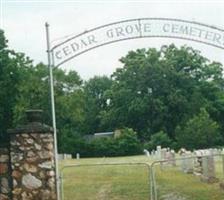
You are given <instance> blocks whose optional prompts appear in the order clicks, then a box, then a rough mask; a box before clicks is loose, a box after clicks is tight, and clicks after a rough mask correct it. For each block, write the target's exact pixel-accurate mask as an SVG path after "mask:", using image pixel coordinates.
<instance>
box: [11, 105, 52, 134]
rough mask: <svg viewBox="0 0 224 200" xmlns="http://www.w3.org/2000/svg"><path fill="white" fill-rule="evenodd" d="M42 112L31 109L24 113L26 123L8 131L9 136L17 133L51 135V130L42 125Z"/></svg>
mask: <svg viewBox="0 0 224 200" xmlns="http://www.w3.org/2000/svg"><path fill="white" fill-rule="evenodd" d="M42 114H43V111H42V110H40V109H35V110H34V109H31V110H27V111H26V118H27V123H26V124H23V125H19V126H18V127H16V128H15V129H9V130H8V131H7V132H8V133H10V134H19V133H53V128H52V127H50V126H48V125H46V124H44V123H43V119H42Z"/></svg>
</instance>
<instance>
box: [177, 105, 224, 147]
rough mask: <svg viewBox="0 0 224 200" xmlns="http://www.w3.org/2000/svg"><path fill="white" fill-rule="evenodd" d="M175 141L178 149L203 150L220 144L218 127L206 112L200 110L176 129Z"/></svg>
mask: <svg viewBox="0 0 224 200" xmlns="http://www.w3.org/2000/svg"><path fill="white" fill-rule="evenodd" d="M176 134H177V141H178V144H179V145H180V147H185V148H187V149H191V150H192V149H204V148H210V147H214V146H215V145H220V144H222V141H223V140H222V138H221V135H220V132H219V125H218V124H217V123H216V122H215V121H213V120H212V119H211V118H210V116H209V114H208V112H207V111H206V110H205V109H204V108H202V109H201V110H200V113H199V114H198V115H195V116H194V117H193V118H192V119H190V120H189V121H187V123H186V124H185V125H184V126H182V127H180V126H178V127H177V129H176Z"/></svg>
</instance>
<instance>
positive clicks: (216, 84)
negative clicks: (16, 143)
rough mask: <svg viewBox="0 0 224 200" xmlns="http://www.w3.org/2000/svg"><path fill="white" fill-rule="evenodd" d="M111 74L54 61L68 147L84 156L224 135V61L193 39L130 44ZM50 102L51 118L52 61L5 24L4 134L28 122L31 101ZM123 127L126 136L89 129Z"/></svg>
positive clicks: (0, 101) (202, 143)
mask: <svg viewBox="0 0 224 200" xmlns="http://www.w3.org/2000/svg"><path fill="white" fill-rule="evenodd" d="M120 61H121V63H122V64H123V67H122V68H118V69H117V70H116V71H115V72H114V73H113V74H112V75H111V77H106V76H102V77H101V76H95V77H93V78H91V79H89V80H88V81H83V80H82V79H81V78H80V76H79V75H78V74H77V73H76V72H75V71H70V72H68V73H67V72H65V71H63V70H61V69H58V68H55V69H54V72H53V73H54V77H55V82H54V83H55V85H54V87H55V100H56V116H57V128H58V130H59V132H58V145H59V151H60V152H66V153H73V154H74V153H77V152H79V153H81V154H82V155H84V156H113V155H116V156H117V155H130V154H136V153H140V152H141V151H142V149H143V148H148V149H153V148H155V146H156V145H159V144H161V145H162V146H170V147H172V148H176V149H178V148H180V147H186V148H189V149H194V148H208V147H214V146H222V145H223V142H224V134H223V133H224V131H223V130H224V117H223V115H224V91H223V86H224V79H223V75H222V73H223V71H222V65H221V63H218V62H211V61H209V60H208V59H206V58H205V57H203V56H202V55H201V54H200V52H199V51H196V50H194V49H192V48H191V47H187V46H182V47H180V48H177V47H176V46H175V45H170V46H162V47H161V48H160V49H159V50H157V49H154V48H149V49H139V50H136V51H130V52H128V54H127V55H126V56H125V57H122V58H121V59H120ZM30 108H32V109H35V108H36V109H37V108H38V109H43V110H44V116H43V117H44V121H45V122H46V123H48V124H51V109H50V94H49V78H48V68H47V66H46V65H45V64H43V63H40V64H37V65H34V64H33V62H32V60H30V59H29V58H28V57H26V56H25V54H22V53H18V52H15V51H13V50H11V49H10V48H9V47H8V46H7V40H6V38H5V36H4V32H3V31H0V135H1V142H2V141H5V140H7V134H6V130H7V129H8V128H12V127H15V126H17V125H18V124H19V123H22V122H24V112H25V110H26V109H30ZM116 129H120V130H122V131H121V132H122V134H121V136H120V137H119V138H106V139H100V140H98V139H95V140H91V141H87V140H86V139H85V135H89V134H93V133H95V132H105V131H114V130H116Z"/></svg>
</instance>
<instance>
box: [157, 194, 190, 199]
mask: <svg viewBox="0 0 224 200" xmlns="http://www.w3.org/2000/svg"><path fill="white" fill-rule="evenodd" d="M160 200H187V198H186V197H183V196H181V195H180V194H178V193H169V194H165V195H163V196H161V197H160Z"/></svg>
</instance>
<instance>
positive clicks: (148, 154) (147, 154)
mask: <svg viewBox="0 0 224 200" xmlns="http://www.w3.org/2000/svg"><path fill="white" fill-rule="evenodd" d="M143 152H144V154H145V155H146V156H147V157H150V153H149V151H148V150H147V149H144V150H143Z"/></svg>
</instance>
